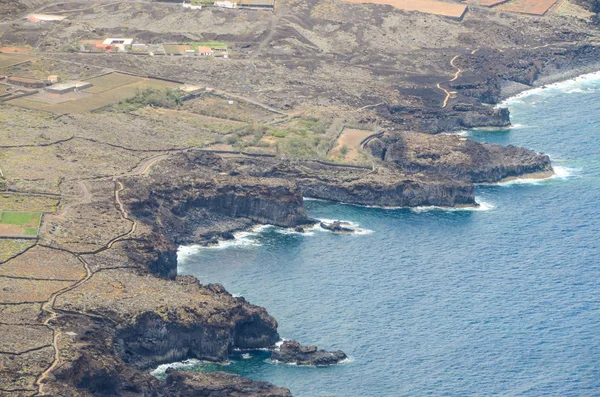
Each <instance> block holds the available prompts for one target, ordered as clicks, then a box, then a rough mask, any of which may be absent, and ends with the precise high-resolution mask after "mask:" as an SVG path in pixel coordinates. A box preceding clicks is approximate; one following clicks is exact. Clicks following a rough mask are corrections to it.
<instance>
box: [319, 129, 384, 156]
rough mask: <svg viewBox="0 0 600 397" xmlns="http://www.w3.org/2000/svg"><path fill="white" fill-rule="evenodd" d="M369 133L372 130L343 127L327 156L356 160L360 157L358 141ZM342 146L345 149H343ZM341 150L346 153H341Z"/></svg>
mask: <svg viewBox="0 0 600 397" xmlns="http://www.w3.org/2000/svg"><path fill="white" fill-rule="evenodd" d="M371 134H373V131H368V130H354V129H345V130H344V132H342V134H341V135H340V137H339V138H338V140H337V146H336V147H335V148H333V149H332V150H331V152H330V154H329V158H330V159H332V160H336V159H341V160H343V161H345V162H356V161H357V160H359V159H360V152H359V150H360V143H361V142H362V140H363V139H365V138H366V137H368V136H369V135H371ZM344 147H345V148H346V149H343V148H344ZM343 151H346V154H343V153H342V152H343Z"/></svg>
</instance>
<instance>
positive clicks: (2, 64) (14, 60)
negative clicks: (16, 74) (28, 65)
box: [0, 53, 37, 69]
mask: <svg viewBox="0 0 600 397" xmlns="http://www.w3.org/2000/svg"><path fill="white" fill-rule="evenodd" d="M36 59H37V58H36V57H32V56H31V55H23V54H16V53H15V54H7V53H0V69H3V68H9V67H11V66H14V65H17V64H19V63H22V62H27V61H34V60H36Z"/></svg>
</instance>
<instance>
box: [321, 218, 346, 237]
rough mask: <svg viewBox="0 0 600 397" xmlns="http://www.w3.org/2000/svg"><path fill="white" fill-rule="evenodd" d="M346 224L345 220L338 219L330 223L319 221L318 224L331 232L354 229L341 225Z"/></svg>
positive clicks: (344, 231)
mask: <svg viewBox="0 0 600 397" xmlns="http://www.w3.org/2000/svg"><path fill="white" fill-rule="evenodd" d="M347 224H348V223H347V222H340V221H335V222H331V223H326V222H321V223H320V226H321V227H322V228H323V229H325V230H329V231H330V232H333V233H342V234H344V233H345V234H352V233H354V229H351V228H349V227H345V226H343V225H347Z"/></svg>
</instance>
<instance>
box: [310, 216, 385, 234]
mask: <svg viewBox="0 0 600 397" xmlns="http://www.w3.org/2000/svg"><path fill="white" fill-rule="evenodd" d="M318 221H319V223H317V224H316V225H314V226H313V227H311V228H310V229H308V230H310V231H318V232H330V233H331V230H327V229H324V228H322V227H321V224H320V222H323V223H333V222H338V221H339V222H340V223H341V224H342V226H343V227H347V228H349V229H353V230H354V233H352V235H354V236H361V235H365V234H372V233H373V230H370V229H363V228H359V226H360V224H359V223H358V222H352V221H347V220H343V219H327V218H321V219H318Z"/></svg>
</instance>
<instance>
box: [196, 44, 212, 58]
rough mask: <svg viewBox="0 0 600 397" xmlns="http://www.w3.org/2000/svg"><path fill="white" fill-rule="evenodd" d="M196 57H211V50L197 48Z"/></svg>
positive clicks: (208, 48)
mask: <svg viewBox="0 0 600 397" xmlns="http://www.w3.org/2000/svg"><path fill="white" fill-rule="evenodd" d="M198 55H199V56H201V57H208V56H211V55H212V49H211V48H210V47H206V46H198Z"/></svg>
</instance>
